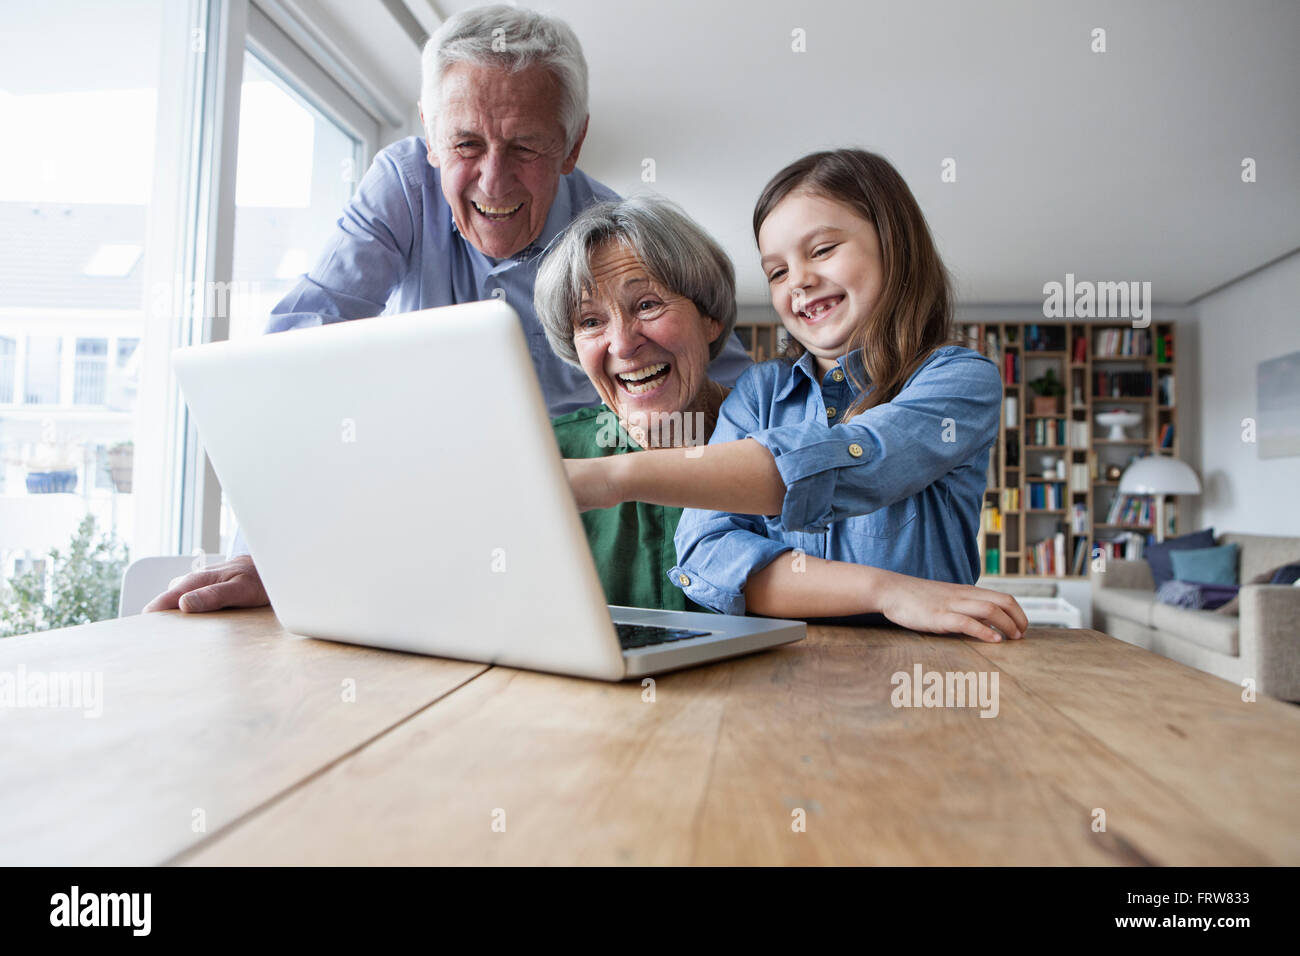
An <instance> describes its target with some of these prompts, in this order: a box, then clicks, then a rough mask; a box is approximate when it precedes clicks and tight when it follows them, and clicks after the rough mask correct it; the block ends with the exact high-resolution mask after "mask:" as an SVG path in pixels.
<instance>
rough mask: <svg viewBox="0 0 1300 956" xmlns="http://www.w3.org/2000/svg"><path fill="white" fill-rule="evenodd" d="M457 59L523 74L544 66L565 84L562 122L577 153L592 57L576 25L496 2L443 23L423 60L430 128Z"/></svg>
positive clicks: (562, 86)
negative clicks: (586, 53)
mask: <svg viewBox="0 0 1300 956" xmlns="http://www.w3.org/2000/svg"><path fill="white" fill-rule="evenodd" d="M456 63H472V64H474V65H476V66H490V67H496V68H498V69H504V70H507V71H509V72H511V73H518V72H519V71H520V70H525V69H527V68H528V67H530V66H544V67H546V68H547V69H548V70H549V71H550V72H551V75H552V76H554V77H555V80H556V82H557V83H558V84H559V86H560V125H561V126H563V127H564V136H565V144H566V145H565V154H566V155H567V154H568V153H569V152H570V151H572V149H573V147H574V145H575V144H576V143H577V142H578V134H579V133H581V132H582V124H583V122H584V121H585V120H586V119H587V61H586V59H585V58H584V57H583V55H582V44H580V43H579V42H578V35H577V34H576V33H574V32H573V29H572V28H571V27H570V26H569V25H568V24H567V23H565V22H564V21H563V20H560V19H559V18H557V17H549V16H546V15H545V14H541V13H537V12H536V11H533V10H520V9H518V8H516V7H510V6H506V5H505V4H496V5H494V6H490V7H473V8H471V9H469V10H463V11H461V12H460V13H457V14H455V15H454V16H451V17H448V18H447V20H446V21H445V22H444V23H443V24H442V26H440V27H438V29H437V30H436V31H435V32H434V34H433V36H431V37H429V40H428V42H427V43H425V45H424V54H423V56H422V57H421V60H420V74H421V76H420V106H421V108H422V109H423V111H424V122H425V126H426V130H425V132H426V133H427V134H428V135H430V136H432V135H433V130H434V129H435V128H436V123H437V114H438V106H439V102H440V100H439V98H438V96H439V86H440V85H441V83H442V78H443V76H444V75H446V73H447V70H448V69H450V68H451V67H452V66H453V65H454V64H456Z"/></svg>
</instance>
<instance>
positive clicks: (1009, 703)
mask: <svg viewBox="0 0 1300 956" xmlns="http://www.w3.org/2000/svg"><path fill="white" fill-rule="evenodd" d="M918 664H919V665H921V668H922V671H923V672H929V671H938V672H976V673H978V672H985V673H989V674H991V673H993V672H997V674H998V680H999V685H998V690H999V694H998V712H997V715H996V716H995V717H992V718H985V717H981V716H980V711H979V709H978V708H971V707H967V708H957V707H940V708H924V707H916V708H900V707H895V706H893V704H892V703H891V695H893V694H894V693H895V690H896V683H895V682H893V681H892V680H891V678H892V676H893V675H894V674H895V673H897V672H904V673H907V674H909V675H910V674H914V673H915V665H918ZM20 665H21V666H22V667H24V668H25V669H26V672H27V674H28V675H29V679H30V674H32V673H33V672H41V673H49V672H69V671H78V672H82V671H84V672H98V673H101V674H102V677H103V688H104V690H103V715H102V717H99V718H93V717H86V716H83V714H82V713H81V712H79V711H73V710H70V709H55V708H48V707H47V708H0V782H2V783H0V863H5V864H12V863H42V864H44V863H61V864H104V863H117V864H139V863H144V864H156V863H185V864H201V865H211V864H246V863H253V864H294V863H306V864H335V863H403V864H426V863H491V864H515V863H519V864H534V863H546V864H563V863H631V864H646V863H649V864H657V863H667V864H676V863H703V864H732V863H741V864H822V863H831V864H1146V863H1154V864H1178V865H1195V864H1292V865H1294V864H1296V863H1297V862H1300V710H1298V709H1297V708H1295V707H1293V706H1291V705H1289V704H1285V703H1281V702H1278V701H1275V700H1272V699H1268V698H1260V699H1259V700H1257V701H1255V702H1250V703H1247V702H1243V701H1242V699H1241V689H1240V688H1239V687H1237V686H1235V685H1232V684H1229V683H1227V682H1225V681H1222V680H1220V679H1218V678H1216V677H1212V676H1209V675H1207V674H1202V673H1200V672H1198V671H1195V670H1191V669H1189V668H1187V667H1184V666H1182V665H1180V664H1177V663H1175V662H1173V661H1170V660H1167V659H1165V658H1162V657H1158V656H1156V655H1154V654H1150V653H1148V652H1146V651H1143V650H1141V649H1138V648H1136V647H1132V646H1130V645H1128V644H1125V643H1122V642H1120V641H1117V640H1115V639H1113V638H1110V637H1107V636H1105V635H1102V634H1099V633H1097V632H1095V631H1086V630H1057V629H1038V630H1031V632H1030V634H1029V636H1028V637H1027V638H1026V639H1025V640H1024V641H1021V642H1012V643H1007V644H997V645H989V644H981V643H979V642H976V641H971V640H958V639H954V638H940V637H930V636H923V635H918V634H914V633H911V632H908V631H903V630H892V629H853V628H832V627H815V628H811V629H810V632H809V637H808V639H807V640H806V641H804V642H802V643H800V644H795V645H791V646H788V647H784V648H779V649H777V650H774V651H768V652H766V653H761V654H756V655H752V656H750V657H746V658H741V659H739V660H735V661H728V662H722V663H719V664H714V665H710V666H706V667H699V668H695V669H692V670H689V671H683V672H680V673H676V674H666V675H662V676H660V677H659V678H657V679H656V682H655V685H654V687H653V700H649V699H647V698H649V697H650V696H651V695H650V694H649V693H648V689H646V688H643V687H642V686H641V684H639V683H628V684H606V683H599V682H595V681H586V680H578V679H574V678H566V677H557V676H552V675H547V674H537V673H531V672H527V671H518V670H512V669H509V668H504V667H488V666H485V665H481V664H471V663H463V662H457V661H447V660H439V659H435V658H428V657H420V656H416V655H407V654H398V653H392V652H387V651H379V650H371V649H368V648H361V647H353V646H349V645H344V644H332V643H328V642H324V641H316V640H311V639H307V638H301V637H297V636H294V635H290V634H287V633H286V632H284V631H283V630H282V629H281V628H280V626H279V624H278V622H277V621H276V619H275V617H274V616H273V615H272V614H271V612H270V611H269V610H268V609H261V610H254V611H228V612H222V613H219V614H212V615H182V614H180V613H179V612H169V613H164V614H150V615H145V616H142V617H134V618H126V619H122V620H118V621H108V622H104V623H101V624H92V625H87V626H84V627H77V628H70V629H67V630H64V631H58V632H53V633H49V634H43V635H32V636H29V637H23V638H11V639H8V640H5V641H0V674H3V673H5V672H9V673H10V674H15V673H17V668H19V666H20ZM349 698H352V699H349ZM1098 811H1104V815H1105V829H1104V831H1099V830H1097V829H1095V828H1094V827H1095V824H1094V821H1095V820H1098V819H1099V815H1098ZM801 818H802V820H803V822H804V827H803V829H802V830H800V829H798V828H797V823H798V821H799V820H800V819H801Z"/></svg>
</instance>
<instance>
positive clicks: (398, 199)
mask: <svg viewBox="0 0 1300 956" xmlns="http://www.w3.org/2000/svg"><path fill="white" fill-rule="evenodd" d="M406 186H407V184H406V178H405V175H404V170H403V169H402V167H401V158H400V157H398V156H396V155H390V154H389V153H388V152H387V151H385V152H381V153H380V154H379V155H378V156H376V157H375V161H374V162H373V163H372V164H371V166H370V169H369V170H368V171H367V172H366V175H365V177H364V178H363V179H362V180H361V185H360V186H359V187H357V191H356V194H355V195H354V196H353V197H352V199H351V200H350V201H349V202H348V204H347V206H346V207H344V209H343V215H342V216H340V217H339V219H338V222H337V225H336V227H335V229H334V231H333V233H332V235H331V236H330V238H329V241H328V242H327V243H326V245H325V249H324V251H323V252H322V253H321V255H320V258H319V259H317V260H316V265H315V266H314V267H313V268H312V270H311V272H309V273H308V274H306V275H304V276H303V277H302V278H301V279H299V280H298V284H297V285H296V286H294V287H293V288H292V289H291V290H289V293H288V294H287V295H286V296H285V297H284V298H283V299H281V300H280V302H279V303H278V304H277V305H276V306H275V308H273V309H272V310H271V317H270V321H269V322H268V323H267V326H266V331H267V332H282V331H285V330H286V329H296V328H307V327H311V326H316V325H320V324H322V323H328V322H341V321H346V320H349V319H368V318H372V317H374V316H377V315H379V314H380V313H381V312H383V310H384V306H385V305H386V304H387V302H388V297H389V294H390V293H391V292H392V291H393V289H394V288H395V287H396V286H397V285H398V283H399V282H400V281H401V279H402V276H403V274H404V273H405V271H406V269H407V266H408V263H409V261H410V256H411V249H412V244H413V242H414V237H415V230H416V226H417V224H418V223H420V222H421V219H422V215H423V213H422V210H421V209H419V208H416V206H418V205H419V204H420V198H419V197H420V192H419V190H418V189H416V188H406Z"/></svg>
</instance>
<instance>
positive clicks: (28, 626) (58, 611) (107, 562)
mask: <svg viewBox="0 0 1300 956" xmlns="http://www.w3.org/2000/svg"><path fill="white" fill-rule="evenodd" d="M129 556H130V555H129V549H128V548H127V547H126V545H125V544H122V543H121V542H119V541H118V540H117V537H116V536H115V535H113V534H112V533H109V534H107V535H103V536H101V537H100V538H99V540H98V541H96V540H95V518H94V516H93V515H89V514H88V515H86V516H85V517H84V518H82V519H81V524H80V525H79V526H78V527H77V533H76V534H74V535H73V536H72V542H71V544H70V545H69V547H68V551H67V553H66V554H62V553H60V552H59V549H58V548H51V549H50V555H49V559H48V560H47V561H46V562H45V567H46V568H48V569H50V581H49V588H48V592H49V598H48V599H47V598H46V591H47V588H46V581H45V575H44V574H43V573H42V572H41V571H37V570H36V569H31V570H28V571H24V572H22V573H21V574H17V575H15V576H14V579H13V580H12V581H10V582H9V586H8V588H7V590H8V592H9V593H7V594H3V595H0V597H3V601H4V603H3V605H0V637H12V636H14V635H17V634H30V633H32V632H33V631H50V630H53V629H54V628H56V627H72V626H73V625H75V624H90V623H92V622H94V621H104V620H107V619H109V618H112V617H116V616H117V600H118V592H119V589H120V588H121V584H122V572H123V571H125V570H126V565H127V561H128V558H129ZM0 583H2V582H0ZM0 590H3V589H0Z"/></svg>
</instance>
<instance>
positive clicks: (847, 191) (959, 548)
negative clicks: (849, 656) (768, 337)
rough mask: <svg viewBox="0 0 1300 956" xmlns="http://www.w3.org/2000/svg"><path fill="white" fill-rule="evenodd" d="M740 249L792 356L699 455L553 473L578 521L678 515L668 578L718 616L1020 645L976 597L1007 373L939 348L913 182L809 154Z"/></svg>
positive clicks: (726, 410) (863, 160)
mask: <svg viewBox="0 0 1300 956" xmlns="http://www.w3.org/2000/svg"><path fill="white" fill-rule="evenodd" d="M754 237H755V239H756V240H757V242H758V248H759V253H760V254H761V256H762V267H763V272H764V274H765V276H766V277H767V281H768V286H769V288H770V291H771V297H772V305H773V307H774V308H775V309H776V311H777V314H778V315H779V316H780V317H781V321H782V323H783V324H784V325H785V328H786V329H787V331H788V332H789V333H790V336H791V344H790V348H789V349H788V350H787V354H786V356H785V357H784V358H781V359H776V360H774V361H770V362H764V363H762V364H760V365H755V366H753V367H752V368H750V369H749V370H748V371H747V372H745V374H744V375H742V376H741V378H740V379H739V381H738V382H737V383H736V387H735V390H734V391H733V392H732V393H731V395H730V396H729V397H728V398H727V400H726V401H725V402H724V403H723V404H722V408H721V410H720V413H719V419H718V424H717V427H716V428H715V429H714V432H713V436H712V438H711V440H710V442H709V445H708V446H707V448H705V449H704V453H703V454H699V453H698V451H699V450H698V449H697V450H696V454H695V456H691V455H687V454H684V453H683V452H682V451H680V450H672V449H665V450H658V451H649V452H645V453H643V454H638V455H623V456H618V457H615V458H599V459H587V460H582V461H568V462H566V466H567V467H568V469H569V476H570V480H571V483H572V485H573V488H574V494H575V497H576V498H577V499H578V504H579V507H580V508H583V509H584V510H585V509H588V508H604V507H611V506H613V505H615V504H618V503H620V502H623V501H646V502H652V503H655V504H661V505H665V506H678V507H685V508H688V509H690V510H687V511H686V512H684V513H683V515H682V519H681V522H680V524H679V525H678V529H677V534H676V538H675V543H676V546H677V555H678V565H677V566H676V567H674V568H672V570H671V571H670V572H669V576H670V578H671V579H672V580H673V583H674V584H676V585H677V586H678V587H680V588H681V589H682V590H683V591H684V592H685V593H686V594H687V595H688V596H689V597H690V598H691V599H692V600H693V601H695V602H696V603H698V604H702V605H704V606H706V607H710V608H713V609H714V610H716V611H720V612H723V613H727V614H744V613H746V612H749V613H755V614H763V615H767V616H770V617H796V618H845V617H855V616H857V615H863V614H873V613H879V614H883V615H884V616H886V617H887V618H889V619H890V620H892V621H894V622H895V623H897V624H900V625H902V626H904V627H908V628H911V629H913V630H922V631H932V632H939V633H957V634H966V635H970V636H973V637H978V638H980V639H982V640H986V641H997V640H1001V638H1002V636H1006V637H1009V638H1019V637H1021V636H1023V634H1024V631H1025V628H1026V627H1028V622H1027V621H1026V619H1025V616H1024V612H1023V611H1022V610H1021V608H1020V606H1019V604H1017V603H1016V601H1015V599H1014V598H1012V597H1010V596H1009V595H1005V594H1002V593H1000V592H996V591H988V590H985V589H983V588H976V587H973V586H971V585H972V584H973V582H974V581H975V579H976V578H977V577H978V575H979V554H978V550H977V547H976V543H975V542H976V534H977V531H978V527H977V526H978V522H979V515H980V507H981V503H982V499H983V495H984V488H985V474H986V469H987V466H988V454H989V448H990V447H991V445H992V443H993V441H994V440H995V438H996V436H997V429H998V415H999V413H1000V408H1001V402H1002V383H1001V377H1000V376H999V374H998V370H997V367H996V366H995V365H994V364H993V362H991V361H989V360H988V359H986V358H984V357H983V356H981V355H979V354H978V353H976V352H973V351H971V350H970V349H966V348H962V347H960V346H957V345H955V344H953V334H952V294H951V291H950V287H949V280H948V277H947V273H946V271H945V269H944V267H943V263H942V262H941V261H940V260H939V256H938V254H937V252H936V250H935V248H934V243H933V240H932V239H931V237H930V232H929V229H928V227H927V226H926V223H925V218H924V216H922V214H921V210H920V207H919V206H918V205H917V203H916V199H915V198H914V197H913V196H912V192H911V190H910V189H908V187H907V184H906V183H905V182H904V181H903V179H902V177H900V176H899V174H898V172H897V171H896V170H895V169H894V168H893V166H891V165H890V164H889V163H888V161H886V160H885V159H883V158H882V157H880V156H877V155H875V154H874V153H869V152H865V151H863V150H856V149H840V150H834V151H831V152H821V153H813V154H811V155H809V156H805V157H803V158H802V159H800V160H798V161H796V162H794V163H792V164H791V165H789V166H787V167H786V168H785V169H783V170H781V172H779V173H777V175H776V176H775V177H774V178H773V179H772V181H771V182H769V183H768V184H767V186H766V188H765V189H764V190H763V193H762V195H761V196H760V197H759V200H758V204H757V206H756V207H755V209H754Z"/></svg>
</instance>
